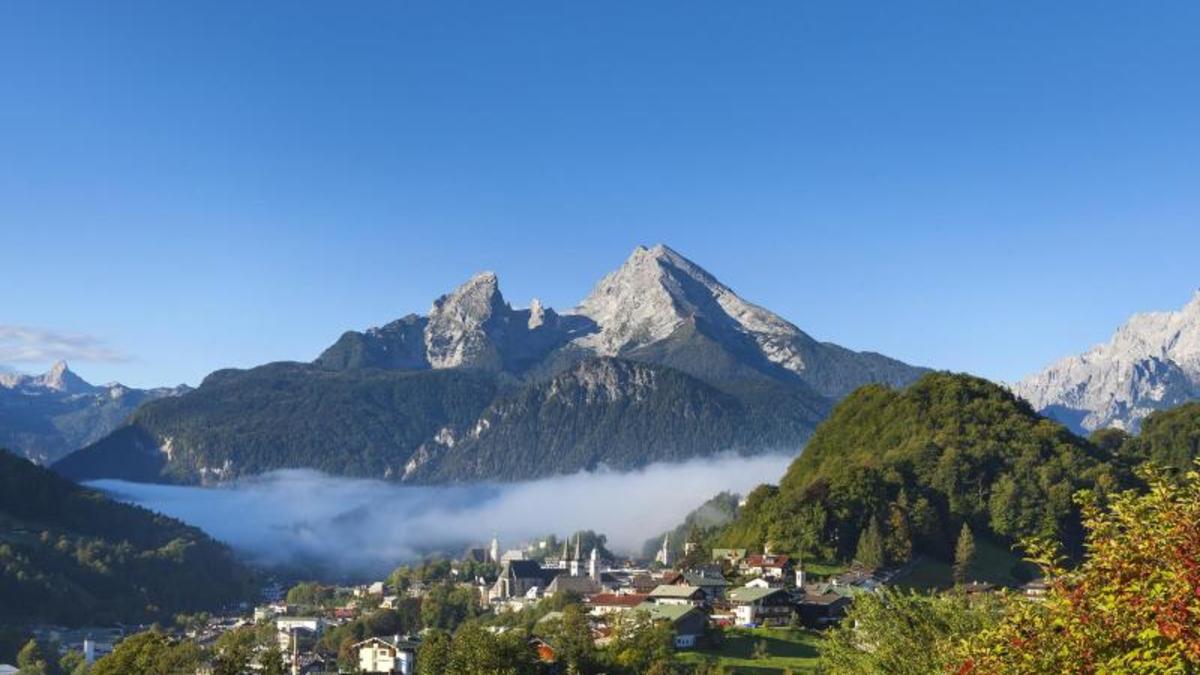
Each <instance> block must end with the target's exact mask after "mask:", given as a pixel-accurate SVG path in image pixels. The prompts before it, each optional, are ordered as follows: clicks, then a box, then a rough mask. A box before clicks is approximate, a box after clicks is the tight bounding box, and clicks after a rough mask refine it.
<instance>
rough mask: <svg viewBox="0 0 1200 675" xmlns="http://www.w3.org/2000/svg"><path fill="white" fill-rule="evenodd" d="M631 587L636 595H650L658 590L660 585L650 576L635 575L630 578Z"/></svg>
mask: <svg viewBox="0 0 1200 675" xmlns="http://www.w3.org/2000/svg"><path fill="white" fill-rule="evenodd" d="M629 585H630V587H631V588H633V592H634V593H649V592H650V591H652V590H654V589H655V588H658V586H659V583H658V582H657V581H655V580H654V577H652V576H650V575H649V574H635V575H633V576H632V577H630V579H629Z"/></svg>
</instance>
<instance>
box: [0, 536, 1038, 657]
mask: <svg viewBox="0 0 1200 675" xmlns="http://www.w3.org/2000/svg"><path fill="white" fill-rule="evenodd" d="M585 540H586V541H585ZM603 544H604V539H603V537H602V536H600V537H597V536H596V535H594V534H593V533H591V532H587V533H577V534H575V535H573V536H571V537H568V538H567V539H566V540H564V541H561V542H560V541H558V540H557V539H556V538H554V537H548V538H546V539H543V540H540V541H537V542H535V543H531V544H525V545H522V546H519V547H516V548H511V549H507V550H505V549H502V548H501V546H500V542H499V540H498V539H496V538H493V539H492V540H491V543H490V545H489V546H486V547H477V548H470V549H468V550H466V552H465V553H464V554H463V555H462V556H460V557H459V558H458V559H455V560H451V559H447V558H435V559H430V560H426V561H424V562H422V563H420V564H418V565H414V566H403V567H400V568H397V570H395V571H394V572H393V573H392V574H391V575H389V576H388V578H387V579H384V580H378V581H374V582H371V583H366V584H360V585H354V586H328V585H322V584H318V583H315V582H305V583H300V584H296V585H294V586H293V587H292V588H290V589H288V590H287V591H286V592H284V589H283V587H282V586H280V585H278V584H275V585H273V586H269V587H268V588H267V589H266V591H265V597H266V600H265V601H264V602H263V603H262V604H260V605H258V606H255V607H253V608H251V607H249V606H246V607H243V608H240V609H238V610H236V611H231V612H228V613H225V614H224V615H222V616H210V615H207V614H204V615H196V616H180V617H177V619H176V622H175V625H174V626H172V627H170V628H162V627H154V628H155V629H156V630H164V631H166V632H168V633H170V634H171V635H172V636H173V639H176V640H181V641H190V642H193V643H196V644H197V645H199V646H201V647H207V648H210V649H215V650H217V651H219V650H221V649H228V648H229V647H228V645H229V644H232V643H233V642H234V641H233V640H230V638H231V637H232V636H233V635H236V634H242V635H247V636H249V635H253V636H254V638H253V639H252V640H251V641H250V642H249V643H246V644H250V645H251V646H250V653H249V654H248V656H247V661H246V663H247V666H248V667H249V669H250V670H252V671H255V672H259V671H262V672H272V670H271V669H272V666H270V665H268V662H269V661H270V662H274V663H277V664H278V665H275V666H274V668H275V669H276V671H277V672H287V673H292V674H293V675H333V674H335V673H394V674H401V675H413V674H414V673H417V672H420V671H419V668H418V655H419V653H420V652H421V650H422V648H423V643H424V641H425V638H426V637H427V635H428V634H429V632H430V631H431V630H442V631H448V632H452V631H454V630H455V629H456V628H457V627H458V626H459V625H461V624H462V623H464V622H466V621H468V620H472V619H474V620H478V621H479V622H480V623H482V624H483V625H484V626H485V627H486V630H487V631H489V632H490V633H492V634H504V633H506V632H509V631H519V630H521V629H522V627H523V626H524V627H526V628H528V630H527V632H526V633H525V634H526V635H527V639H526V642H525V644H526V647H527V649H528V650H529V653H530V658H531V659H532V660H533V661H535V662H539V663H540V664H542V665H543V666H545V667H546V668H547V669H548V672H556V671H555V668H554V666H555V664H556V663H557V662H558V660H559V650H560V645H559V644H557V640H556V635H557V630H556V628H557V624H558V622H561V621H562V620H563V618H564V610H566V609H567V608H573V610H572V611H575V612H577V613H581V614H582V615H583V616H584V617H585V621H586V631H587V634H588V637H589V639H590V641H591V643H592V645H594V647H595V648H597V649H603V648H604V647H606V646H607V645H608V644H609V643H610V642H611V641H612V640H613V639H614V633H615V632H616V631H617V630H626V631H628V630H629V629H630V626H633V627H635V628H637V629H641V628H643V627H645V628H648V627H655V628H657V629H659V630H665V631H667V632H669V635H670V638H669V640H670V646H671V648H672V649H673V650H674V652H675V653H676V659H677V660H678V661H679V662H680V663H689V662H691V663H703V662H704V661H705V660H706V659H708V660H709V661H714V659H715V655H718V654H729V653H730V652H731V651H733V652H736V651H737V650H730V649H729V648H728V647H729V644H730V642H731V641H732V640H741V641H742V642H744V643H745V644H746V645H747V646H746V648H745V649H743V650H741V651H743V652H746V651H748V652H749V653H743V654H741V656H742V657H743V658H742V660H748V661H754V662H758V661H763V662H771V663H776V664H780V663H782V664H790V663H792V662H793V661H792V660H789V658H788V657H789V655H790V656H797V655H803V654H805V653H806V652H809V651H811V652H812V657H814V658H815V647H813V645H814V644H815V643H816V641H818V640H819V635H820V631H822V630H823V629H825V628H828V627H829V626H832V625H834V624H836V623H838V622H839V621H840V620H841V619H842V617H843V616H844V614H845V612H846V610H847V609H848V607H849V606H850V604H851V603H852V602H853V601H854V598H855V596H856V595H857V594H860V593H870V592H874V591H877V590H879V589H881V588H884V587H886V586H888V585H889V584H890V583H891V582H892V580H893V578H894V577H896V576H897V575H898V574H899V573H901V571H902V570H899V569H875V570H869V569H865V568H863V567H862V566H859V565H853V566H850V567H849V568H845V569H840V570H838V569H831V568H829V567H828V566H822V565H813V566H812V567H813V568H815V569H818V570H820V571H821V572H824V573H825V574H823V575H818V574H815V573H813V572H812V571H810V570H809V569H806V567H805V565H804V564H802V562H801V561H799V560H797V559H796V558H794V557H792V556H790V555H787V554H779V553H774V552H772V551H771V550H770V549H769V548H768V549H767V550H764V551H761V552H751V551H748V550H747V549H743V548H712V549H708V550H705V551H702V550H700V547H699V545H698V544H696V543H695V542H685V543H684V544H683V545H682V547H681V549H680V548H673V547H672V542H671V540H670V535H669V534H668V535H666V536H665V537H664V538H663V541H662V544H661V547H660V548H659V550H658V551H657V553H656V555H655V557H654V558H653V559H642V560H637V559H628V558H619V557H617V556H613V555H612V554H611V553H609V552H607V550H606V549H605V548H604V545H603ZM673 550H675V551H679V550H681V551H682V555H678V556H677V555H676V554H675V553H673ZM677 558H678V559H677ZM830 572H833V573H830ZM959 590H960V591H961V592H965V593H969V594H975V593H987V592H990V591H992V590H993V587H992V585H991V584H987V583H979V582H972V583H971V584H968V585H966V586H963V587H961V588H960V589H959ZM1044 591H1045V584H1044V583H1042V582H1040V581H1034V582H1031V583H1029V584H1026V585H1025V586H1024V587H1022V589H1021V592H1022V593H1023V594H1025V595H1026V596H1027V597H1029V598H1031V599H1035V600H1036V599H1037V597H1038V596H1039V595H1040V594H1041V593H1044ZM150 628H151V627H150V626H136V627H121V628H91V629H75V630H67V629H58V628H53V627H42V628H40V629H39V630H38V632H37V636H38V638H39V640H41V641H44V642H45V643H47V644H55V645H57V646H58V648H59V649H60V650H61V651H62V652H63V653H67V652H71V651H74V652H78V653H79V654H80V655H81V656H82V660H85V661H86V662H87V663H89V664H90V663H92V662H94V661H95V660H96V659H98V658H101V657H103V656H105V655H106V654H108V653H111V652H112V651H113V649H114V646H115V645H116V644H117V643H118V642H119V641H120V640H121V639H122V638H123V637H126V636H128V635H131V634H134V633H136V632H138V631H141V630H147V629H150ZM243 642H244V643H245V640H243ZM771 645H783V646H784V652H786V653H783V654H772V652H771V649H770V647H771ZM732 662H733V663H737V662H738V660H737V659H736V658H734V659H733V660H732ZM794 663H795V664H796V665H797V666H802V665H803V664H804V663H806V660H805V659H804V658H796V659H794ZM5 668H11V667H9V666H4V665H3V664H0V675H9V673H14V672H16V669H15V668H11V669H10V670H5ZM799 670H800V668H797V669H796V670H791V669H790V668H789V671H790V672H799ZM212 672H214V671H212V670H211V669H208V670H205V669H203V668H202V669H201V670H200V671H199V673H198V675H205V673H212ZM716 672H737V671H736V670H733V671H722V670H717V671H716ZM766 672H772V671H771V670H770V669H767V670H766ZM778 672H788V671H784V670H780V671H778Z"/></svg>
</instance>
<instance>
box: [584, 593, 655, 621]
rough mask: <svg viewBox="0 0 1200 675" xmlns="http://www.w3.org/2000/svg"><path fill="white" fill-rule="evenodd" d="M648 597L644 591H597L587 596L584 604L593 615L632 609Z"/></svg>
mask: <svg viewBox="0 0 1200 675" xmlns="http://www.w3.org/2000/svg"><path fill="white" fill-rule="evenodd" d="M649 598H650V595H649V594H646V593H620V594H618V593H597V594H596V595H592V596H589V597H588V598H587V601H586V603H585V604H586V605H587V607H588V611H589V613H591V614H592V615H594V616H603V615H605V614H612V613H614V612H623V611H625V610H627V609H632V608H634V607H637V606H638V605H640V604H642V603H643V602H646V601H647V600H648V599H649Z"/></svg>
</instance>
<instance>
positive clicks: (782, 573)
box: [739, 553, 795, 580]
mask: <svg viewBox="0 0 1200 675" xmlns="http://www.w3.org/2000/svg"><path fill="white" fill-rule="evenodd" d="M794 567H795V565H794V563H793V562H792V559H791V558H790V557H788V556H786V555H775V554H773V553H762V554H758V553H756V554H754V555H750V556H746V558H745V559H744V560H742V562H741V565H740V567H739V569H741V571H742V573H743V574H757V575H758V576H760V577H764V578H767V579H777V580H784V579H787V578H788V577H790V576H791V574H792V570H793V569H794Z"/></svg>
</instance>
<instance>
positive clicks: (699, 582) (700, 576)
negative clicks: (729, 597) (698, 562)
mask: <svg viewBox="0 0 1200 675" xmlns="http://www.w3.org/2000/svg"><path fill="white" fill-rule="evenodd" d="M675 583H676V585H686V586H694V587H696V588H699V589H700V590H702V591H704V596H705V598H706V599H707V600H708V601H709V602H711V601H713V600H719V599H721V598H723V597H725V589H726V588H727V587H728V586H729V581H728V580H727V579H725V576H724V575H722V574H721V573H720V572H719V571H718V572H716V573H715V574H714V573H713V571H712V570H709V569H698V570H688V571H686V572H684V573H683V574H682V575H681V576H680V579H679V581H676V582H675Z"/></svg>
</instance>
